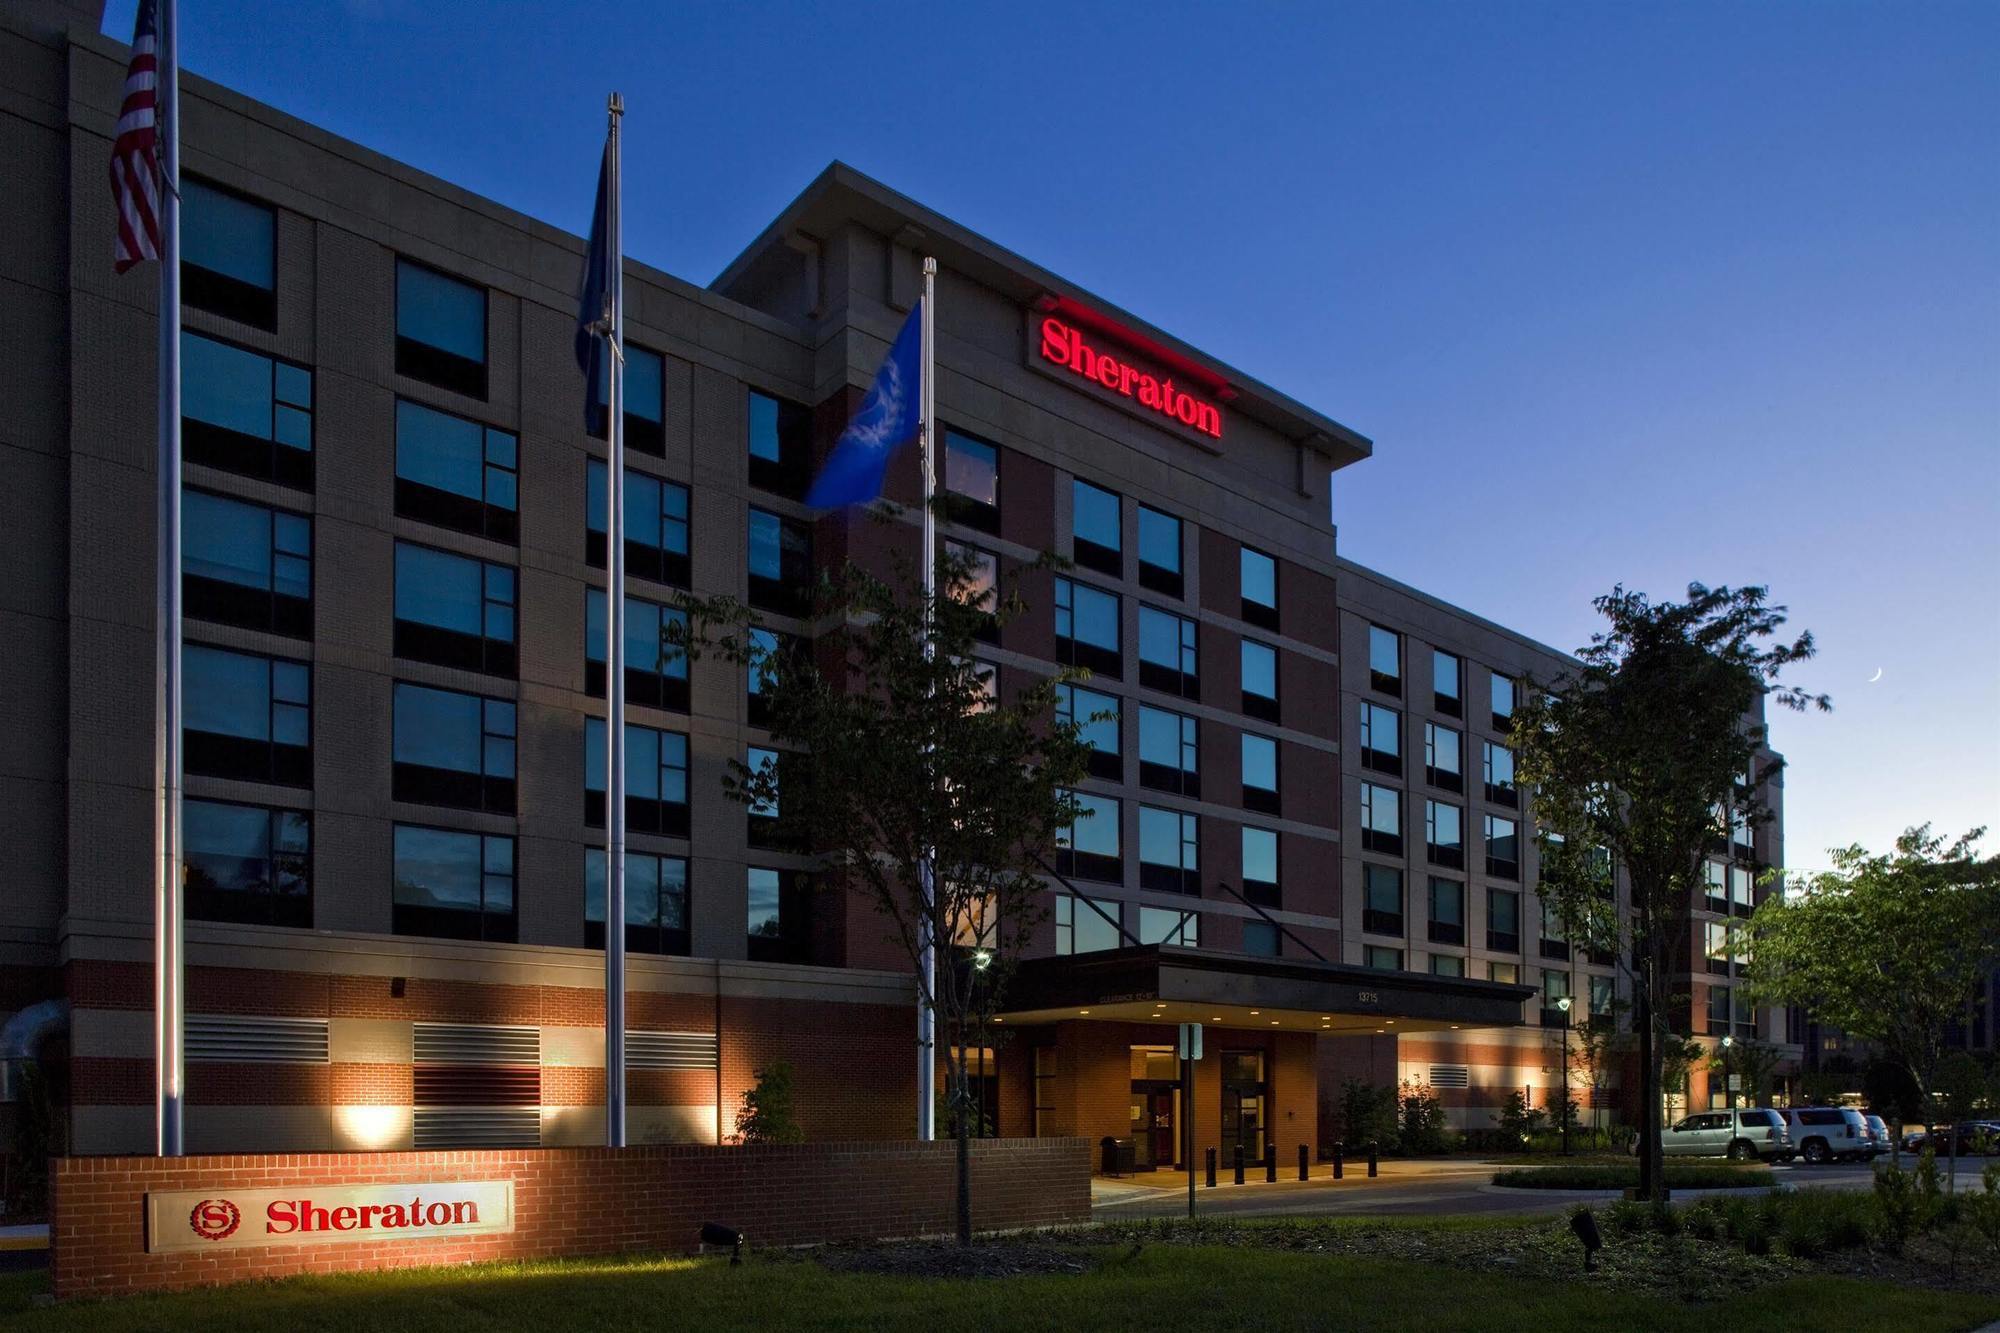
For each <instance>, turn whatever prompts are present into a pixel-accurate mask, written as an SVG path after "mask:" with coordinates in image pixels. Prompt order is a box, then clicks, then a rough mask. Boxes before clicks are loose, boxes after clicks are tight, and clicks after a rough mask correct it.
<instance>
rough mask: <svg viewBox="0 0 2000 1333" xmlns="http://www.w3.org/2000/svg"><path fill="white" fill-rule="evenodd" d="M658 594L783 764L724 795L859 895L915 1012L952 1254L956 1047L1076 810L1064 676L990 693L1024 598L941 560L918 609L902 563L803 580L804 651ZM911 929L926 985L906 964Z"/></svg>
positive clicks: (962, 1168) (738, 608) (1014, 945)
mask: <svg viewBox="0 0 2000 1333" xmlns="http://www.w3.org/2000/svg"><path fill="white" fill-rule="evenodd" d="M677 600H678V605H679V607H680V609H681V610H683V611H685V612H686V613H687V620H686V623H685V625H675V626H673V627H672V628H670V629H669V630H668V631H667V635H668V645H669V647H670V649H673V650H677V651H680V652H684V653H686V654H687V655H688V656H689V657H690V658H699V657H700V656H702V655H704V654H706V653H715V654H718V655H720V656H722V657H724V658H726V659H728V660H731V661H734V662H738V663H741V664H743V665H745V666H747V667H748V668H749V669H750V670H751V671H753V672H755V673H757V677H758V680H759V690H760V697H761V698H762V699H763V701H764V704H765V706H766V708H767V709H768V723H769V730H770V732H771V735H772V737H773V739H774V741H775V742H776V744H777V746H778V747H780V749H781V750H782V751H784V752H785V753H786V755H787V758H786V759H784V760H782V761H780V762H778V763H775V764H773V763H770V762H764V763H761V764H759V765H758V766H756V767H754V768H753V767H751V766H750V765H748V764H746V763H742V762H734V763H732V765H731V770H732V771H731V772H730V773H729V774H727V775H725V777H724V778H723V787H724V790H725V791H726V792H727V793H728V794H729V795H730V796H731V797H733V798H734V799H735V800H737V801H740V802H742V803H743V804H744V805H746V806H748V807H750V809H751V811H752V812H753V813H761V814H765V815H774V816H775V819H776V822H777V824H778V827H779V829H780V831H781V832H782V834H783V836H784V837H785V839H786V840H787V841H788V842H791V843H792V844H793V845H796V846H798V847H800V848H803V849H808V850H810V851H811V852H812V853H813V854H814V855H816V856H817V857H818V858H819V859H820V861H821V863H822V865H823V866H824V867H825V869H826V872H827V873H826V878H827V879H828V880H829V881H832V882H835V883H838V884H840V885H842V886H846V887H850V888H855V889H858V890H859V891H860V892H861V893H863V894H864V895H866V897H867V898H868V899H869V900H870V901H871V902H872V903H873V905H874V907H875V910H876V911H877V913H878V914H879V915H880V916H881V918H882V919H883V922H884V927H885V930H886V932H887V934H888V936H889V938H891V939H892V940H894V941H895V942H896V943H897V944H899V945H900V946H901V947H902V949H903V950H904V952H905V953H906V954H907V955H908V957H909V958H910V960H911V963H912V970H913V971H914V972H915V973H916V975H917V978H918V991H919V999H920V1001H924V1002H928V1003H930V1004H931V1005H932V1006H933V1009H934V1012H935V1014H936V1016H937V1019H938V1023H939V1028H940V1035H941V1037H942V1038H943V1040H944V1043H945V1052H944V1054H945V1059H946V1068H947V1079H946V1082H947V1086H948V1089H949V1097H950V1101H949V1105H950V1107H951V1111H952V1116H951V1119H952V1130H953V1133H954V1136H955V1137H956V1139H957V1141H958V1218H957V1221H958V1237H959V1241H960V1243H961V1244H970V1243H971V1238H972V1200H971V1166H970V1155H969V1153H970V1149H969V1139H970V1133H971V1127H970V1123H969V1121H970V1117H971V1115H972V1114H973V1113H974V1111H975V1109H976V1108H975V1107H974V1105H973V1097H972V1092H971V1086H970V1080H969V1077H968V1068H967V1065H968V1058H969V1056H971V1054H972V1052H970V1051H969V1050H968V1046H969V1045H971V1044H972V1043H974V1042H975V1041H976V1039H977V1034H978V1033H980V1032H982V1031H984V1029H985V1025H986V1022H987V1020H988V1019H990V1017H991V1015H992V1012H993V1009H994V1006H995V1004H996V1002H997V1000H998V999H999V997H1000V995H1001V993H1002V991H1003V989H1004V986H1005V982H1006V977H1007V973H1008V970H1009V964H1010V963H1011V961H1012V959H1013V957H1014V956H1015V955H1016V954H1017V953H1018V952H1019V951H1020V950H1021V948H1022V947H1023V946H1024V945H1025V944H1026V943H1027V941H1028V939H1029V936H1030V934H1031V932H1032V931H1033V929H1034V927H1035V926H1036V924H1037V923H1038V922H1039V921H1040V920H1041V918H1042V916H1043V915H1044V913H1045V909H1044V907H1043V902H1044V897H1045V895H1046V893H1047V885H1046V883H1045V882H1044V881H1043V879H1042V878H1041V871H1042V869H1043V866H1044V862H1043V857H1044V856H1045V855H1046V854H1047V850H1048V849H1049V848H1052V847H1053V846H1054V845H1055V844H1056V842H1057V839H1058V836H1059V835H1060V834H1062V833H1064V832H1066V831H1067V830H1068V829H1069V828H1070V827H1071V825H1072V824H1074V822H1075V821H1076V819H1077V818H1078V817H1079V815H1080V814H1082V813H1083V812H1082V811H1080V808H1079V805H1078V802H1077V801H1076V799H1075V798H1074V797H1073V796H1072V795H1071V794H1070V789H1071V788H1072V787H1073V786H1075V784H1076V783H1077V782H1078V781H1080V780H1081V779H1082V777H1083V776H1084V772H1085V766H1086V761H1087V757H1088V752H1089V751H1088V745H1087V744H1086V743H1085V742H1084V741H1083V740H1082V739H1081V737H1080V734H1079V731H1078V726H1077V721H1072V720H1065V719H1061V718H1058V717H1057V716H1056V704H1057V699H1058V690H1059V688H1060V687H1061V685H1062V684H1063V683H1065V682H1066V681H1067V680H1068V679H1069V676H1068V675H1067V674H1059V675H1054V676H1043V675H1033V676H1028V673H1022V674H1023V676H1024V677H1027V680H1026V683H1024V684H1023V685H1022V686H1021V688H1019V689H1018V690H1015V691H1011V692H1009V693H1008V694H1006V695H1004V696H1003V695H1001V694H1000V692H999V691H998V690H997V689H996V688H995V685H996V682H995V680H994V678H993V669H992V668H991V667H990V666H986V665H983V664H981V663H980V662H978V661H977V660H976V659H977V655H978V653H979V652H981V651H983V650H984V648H983V642H982V639H983V636H984V635H986V634H988V633H990V631H991V630H992V629H993V628H995V627H996V626H998V625H1000V624H1004V623H1005V622H1007V621H1009V620H1011V619H1013V618H1014V617H1016V616H1018V615H1019V614H1020V613H1021V612H1022V611H1023V610H1024V609H1025V606H1024V603H1023V601H1022V599H1021V597H1020V595H1019V592H1018V589H1016V588H1003V587H1002V586H1001V584H1000V582H999V580H998V578H997V577H996V576H994V575H993V573H992V571H991V570H990V569H988V570H986V571H982V570H981V569H980V568H978V567H976V566H975V565H974V564H973V563H972V561H971V560H970V559H969V558H965V557H962V556H959V555H957V554H955V553H950V552H949V551H948V552H947V553H945V554H943V555H941V557H940V558H939V560H938V565H937V585H936V592H935V593H934V594H929V595H927V594H926V593H925V592H924V591H923V590H922V588H921V584H920V581H919V580H918V579H917V578H916V577H915V575H914V572H913V571H912V570H911V569H910V568H909V567H908V565H907V563H906V562H905V563H902V564H899V565H898V566H897V568H896V570H895V574H894V576H893V577H892V578H883V577H879V576H877V575H875V574H872V573H869V572H867V571H865V570H862V569H860V568H858V567H855V566H853V565H849V566H848V567H846V568H845V569H843V570H842V571H841V572H840V573H839V574H838V575H822V576H821V578H820V580H819V582H818V584H817V585H816V587H815V589H814V590H813V597H812V601H813V611H814V616H815V620H816V621H817V623H820V624H822V625H825V626H826V628H825V629H824V631H823V632H822V633H821V634H820V635H819V637H818V638H817V639H816V640H815V642H814V645H813V650H812V651H810V652H806V651H783V650H779V649H775V648H773V647H772V645H771V640H770V638H769V636H767V635H764V634H761V633H760V632H759V631H758V629H757V626H756V619H755V615H754V613H753V612H752V611H751V610H750V609H749V608H747V607H745V606H743V605H742V604H740V603H738V602H737V601H736V600H735V599H733V598H729V597H718V598H694V597H688V596H683V597H681V598H679V599H677ZM1089 720H1090V719H1080V721H1089ZM926 885H928V886H929V891H928V892H926ZM926 928H928V936H929V938H930V939H932V940H935V941H936V942H937V965H936V969H935V976H934V977H927V976H926V975H925V971H924V969H923V967H922V966H921V965H920V962H919V960H920V958H921V956H922V949H923V944H922V941H923V939H924V937H925V934H926ZM982 1044H983V1043H982Z"/></svg>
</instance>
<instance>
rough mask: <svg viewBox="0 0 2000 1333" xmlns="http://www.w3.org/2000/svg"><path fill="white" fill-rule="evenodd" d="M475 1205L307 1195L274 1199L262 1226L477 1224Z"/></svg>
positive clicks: (275, 1230) (276, 1230)
mask: <svg viewBox="0 0 2000 1333" xmlns="http://www.w3.org/2000/svg"><path fill="white" fill-rule="evenodd" d="M478 1224H479V1205H478V1204H476V1203H469V1202H464V1201H460V1200H454V1201H452V1202H450V1203H425V1202H424V1201H423V1200H422V1199H421V1198H416V1199H411V1200H410V1202H409V1203H407V1204H400V1203H387V1204H384V1203H368V1204H355V1205H340V1206H336V1207H330V1208H321V1207H317V1206H315V1205H314V1203H313V1201H312V1200H311V1199H274V1200H273V1201H272V1202H271V1205H270V1206H269V1207H268V1208H266V1209H265V1210H264V1230H265V1231H266V1232H268V1233H270V1234H271V1235H274V1236H284V1235H289V1234H291V1233H292V1232H295V1231H372V1230H375V1229H378V1228H379V1229H381V1230H384V1231H403V1230H407V1229H409V1228H411V1227H422V1226H433V1227H448V1226H466V1225H472V1226H477V1225H478Z"/></svg>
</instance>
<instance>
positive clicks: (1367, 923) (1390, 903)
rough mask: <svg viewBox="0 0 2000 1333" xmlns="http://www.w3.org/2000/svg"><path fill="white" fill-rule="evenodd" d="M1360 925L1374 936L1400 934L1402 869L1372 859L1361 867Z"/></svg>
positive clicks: (1401, 930)
mask: <svg viewBox="0 0 2000 1333" xmlns="http://www.w3.org/2000/svg"><path fill="white" fill-rule="evenodd" d="M1361 893H1362V898H1361V928H1362V929H1363V930H1368V931H1373V932H1375V933H1376V934H1377V935H1400V934H1402V933H1403V872H1402V871H1400V870H1398V869H1396V868H1395V867H1394V866H1378V865H1375V864H1374V863H1372V862H1369V863H1364V864H1363V865H1362V867H1361Z"/></svg>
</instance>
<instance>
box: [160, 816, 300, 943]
mask: <svg viewBox="0 0 2000 1333" xmlns="http://www.w3.org/2000/svg"><path fill="white" fill-rule="evenodd" d="M181 822H182V828H183V834H182V838H183V851H184V853H185V856H186V861H187V899H186V912H187V917H188V919H189V920H191V921H236V922H242V923H245V924H249V925H258V926H296V927H302V928H304V927H310V926H311V925H312V816H311V815H309V814H306V813H305V812H304V811H302V810H271V809H266V808H265V807H263V806H260V805H229V804H225V803H223V802H221V801H197V800H193V799H191V798H190V799H187V800H184V801H183V802H182V803H181Z"/></svg>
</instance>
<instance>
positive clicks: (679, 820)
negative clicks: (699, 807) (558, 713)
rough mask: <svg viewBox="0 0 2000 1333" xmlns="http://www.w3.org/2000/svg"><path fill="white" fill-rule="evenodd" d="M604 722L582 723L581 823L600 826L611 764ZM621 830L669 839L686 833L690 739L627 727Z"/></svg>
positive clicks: (674, 733) (596, 719)
mask: <svg viewBox="0 0 2000 1333" xmlns="http://www.w3.org/2000/svg"><path fill="white" fill-rule="evenodd" d="M604 734H605V733H604V719H603V718H601V717H586V718H585V719H584V720H583V822H584V823H586V824H590V825H592V826H593V827H596V828H603V827H604V786H605V782H606V780H607V779H608V778H609V777H610V760H609V757H608V756H607V755H606V754H605V752H604ZM625 826H626V827H627V828H629V829H631V830H632V831H634V832H636V833H657V834H664V835H665V836H667V837H672V838H685V837H686V836H687V834H688V739H687V737H686V736H683V735H682V734H681V733H680V732H678V731H659V730H656V729H654V728H652V727H642V726H639V725H637V724H636V723H632V722H627V723H626V724H625Z"/></svg>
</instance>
